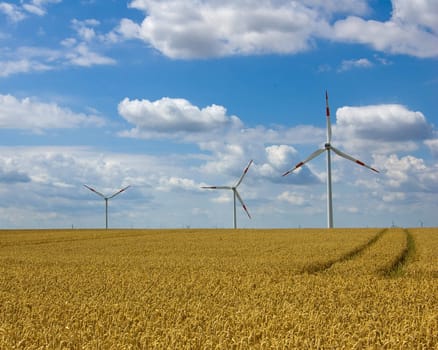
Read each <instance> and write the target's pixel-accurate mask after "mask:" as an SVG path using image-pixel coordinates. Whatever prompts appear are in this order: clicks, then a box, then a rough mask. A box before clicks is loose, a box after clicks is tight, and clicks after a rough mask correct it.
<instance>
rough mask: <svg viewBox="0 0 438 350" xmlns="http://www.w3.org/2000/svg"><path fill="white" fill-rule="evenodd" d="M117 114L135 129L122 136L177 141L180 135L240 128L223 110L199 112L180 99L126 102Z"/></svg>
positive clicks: (234, 118)
mask: <svg viewBox="0 0 438 350" xmlns="http://www.w3.org/2000/svg"><path fill="white" fill-rule="evenodd" d="M118 110H119V114H120V115H121V116H122V117H123V118H124V119H126V120H127V121H128V122H130V123H131V124H134V125H135V128H133V129H131V130H130V131H127V132H124V133H123V135H124V136H134V137H144V138H149V137H169V138H180V137H181V135H182V134H191V133H199V132H205V131H217V130H219V131H221V130H223V129H224V128H226V127H239V126H241V121H240V120H239V118H237V117H235V116H228V115H227V111H226V109H225V108H224V107H222V106H218V105H211V106H207V107H204V108H202V109H201V108H198V107H197V106H194V105H192V104H191V103H190V102H189V101H187V100H185V99H181V98H179V99H178V98H176V99H174V98H168V97H164V98H162V99H160V100H157V101H149V100H130V99H128V98H125V99H124V100H123V101H121V102H120V103H119V106H118Z"/></svg>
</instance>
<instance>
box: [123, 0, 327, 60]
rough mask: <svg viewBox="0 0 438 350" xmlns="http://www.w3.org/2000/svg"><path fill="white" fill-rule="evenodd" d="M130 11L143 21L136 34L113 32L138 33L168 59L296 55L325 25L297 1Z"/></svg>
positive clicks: (126, 26) (142, 6)
mask: <svg viewBox="0 0 438 350" xmlns="http://www.w3.org/2000/svg"><path fill="white" fill-rule="evenodd" d="M330 3H331V4H334V2H330ZM130 7H132V8H136V9H138V10H141V11H144V12H146V14H147V16H146V18H145V19H144V21H143V22H142V23H141V24H140V25H139V28H138V29H137V28H136V27H135V26H134V25H133V23H132V22H126V21H125V22H124V23H121V25H120V27H119V32H120V33H121V34H125V35H127V37H128V38H132V37H134V36H135V37H136V36H137V33H138V34H139V37H140V38H142V39H143V40H144V41H146V42H148V43H150V44H151V45H152V46H153V47H154V48H156V49H157V50H159V51H160V52H162V53H163V54H164V55H166V56H169V57H172V58H203V57H218V56H227V55H236V54H239V55H249V54H263V53H296V52H301V51H304V50H307V49H309V48H310V47H311V46H312V43H311V41H312V33H314V32H316V31H318V30H321V29H320V28H321V27H324V26H325V21H323V20H322V19H321V18H320V17H319V14H318V11H317V10H316V9H314V8H312V7H311V6H305V5H303V4H301V3H300V2H287V1H278V2H275V3H272V2H270V1H258V2H257V3H255V2H251V1H248V2H237V3H236V2H233V1H221V2H219V1H203V2H201V3H200V2H197V1H194V0H191V1H182V0H173V1H167V2H161V1H150V0H143V1H139V0H137V1H132V2H131V3H130ZM120 29H122V30H120Z"/></svg>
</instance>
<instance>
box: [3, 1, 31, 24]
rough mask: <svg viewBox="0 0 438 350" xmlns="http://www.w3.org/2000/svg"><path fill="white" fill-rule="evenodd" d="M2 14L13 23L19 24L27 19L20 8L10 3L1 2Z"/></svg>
mask: <svg viewBox="0 0 438 350" xmlns="http://www.w3.org/2000/svg"><path fill="white" fill-rule="evenodd" d="M0 12H3V13H4V14H5V15H6V16H7V17H8V18H9V19H10V20H11V21H12V22H19V21H22V20H23V19H25V18H26V15H25V13H24V12H23V11H22V9H21V8H20V7H19V6H17V5H15V4H10V3H8V2H0Z"/></svg>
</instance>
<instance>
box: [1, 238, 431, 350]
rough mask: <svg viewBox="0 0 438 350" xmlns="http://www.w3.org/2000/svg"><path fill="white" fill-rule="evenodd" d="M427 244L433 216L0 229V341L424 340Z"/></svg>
mask: <svg viewBox="0 0 438 350" xmlns="http://www.w3.org/2000/svg"><path fill="white" fill-rule="evenodd" d="M408 233H409V235H410V236H411V237H412V238H413V242H414V246H415V250H414V254H413V253H412V252H413V251H412V250H411V249H409V251H410V252H411V253H410V254H405V253H404V252H405V251H407V250H408V249H407V247H408V239H407V237H408ZM437 248H438V230H436V229H415V230H414V229H412V230H408V231H405V230H401V229H389V230H387V231H385V232H382V230H379V229H361V230H359V229H335V230H330V231H327V230H310V229H309V230H237V231H232V230H155V231H154V230H109V231H104V230H102V231H99V230H90V231H87V230H68V231H0V269H1V274H0V305H1V309H0V349H150V348H158V349H160V348H179V349H194V348H195V349H196V348H202V349H233V348H234V349H249V348H251V349H253V348H256V349H257V348H259V349H272V348H274V349H275V348H278V349H294V348H296V349H317V348H336V349H338V348H339V349H341V348H345V349H354V348H357V349H363V348H375V349H382V348H383V349H385V348H387V349H406V348H420V349H438V345H437V344H438V279H437V278H438V260H437V259H438V258H437V257H438V254H437V253H436V252H437V251H438V249H437ZM395 269H397V271H398V273H397V274H395V275H394V274H391V271H392V270H395Z"/></svg>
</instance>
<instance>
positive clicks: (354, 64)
mask: <svg viewBox="0 0 438 350" xmlns="http://www.w3.org/2000/svg"><path fill="white" fill-rule="evenodd" d="M372 66H373V63H372V62H371V61H370V60H368V59H367V58H359V59H357V60H344V61H342V63H341V67H340V68H339V69H338V71H340V72H345V71H348V70H351V69H353V68H371V67H372Z"/></svg>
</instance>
